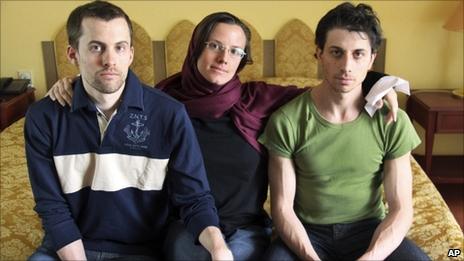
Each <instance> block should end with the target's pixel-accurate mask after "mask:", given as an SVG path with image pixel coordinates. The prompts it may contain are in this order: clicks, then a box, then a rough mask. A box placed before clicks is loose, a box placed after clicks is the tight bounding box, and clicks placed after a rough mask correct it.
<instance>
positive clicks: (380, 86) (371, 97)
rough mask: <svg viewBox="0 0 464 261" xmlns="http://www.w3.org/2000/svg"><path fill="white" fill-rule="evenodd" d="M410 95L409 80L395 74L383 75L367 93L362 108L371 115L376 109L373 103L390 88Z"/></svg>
mask: <svg viewBox="0 0 464 261" xmlns="http://www.w3.org/2000/svg"><path fill="white" fill-rule="evenodd" d="M392 88H393V89H394V90H395V91H397V92H398V91H399V92H402V93H404V94H406V95H410V91H409V82H408V81H406V80H404V79H401V78H399V77H396V76H390V75H388V76H384V77H382V78H380V79H379V80H378V81H377V82H376V83H375V84H374V86H372V89H371V90H370V91H369V93H368V94H367V95H366V98H365V99H366V101H367V103H366V105H365V106H364V109H365V110H366V111H367V113H368V114H369V115H370V116H371V117H372V116H373V115H374V113H375V111H377V107H376V106H375V104H376V103H377V102H378V101H379V100H380V99H382V98H383V97H384V96H385V95H386V94H387V93H388V92H389V91H390V90H391V89H392Z"/></svg>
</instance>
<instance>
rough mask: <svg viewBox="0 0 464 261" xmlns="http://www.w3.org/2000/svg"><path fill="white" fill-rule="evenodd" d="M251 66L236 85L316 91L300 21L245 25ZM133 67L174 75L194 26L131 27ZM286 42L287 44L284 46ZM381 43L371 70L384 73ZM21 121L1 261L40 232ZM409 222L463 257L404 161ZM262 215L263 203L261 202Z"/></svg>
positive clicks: (14, 133)
mask: <svg viewBox="0 0 464 261" xmlns="http://www.w3.org/2000/svg"><path fill="white" fill-rule="evenodd" d="M250 27H251V30H252V35H253V42H252V50H253V58H254V64H253V65H252V66H248V67H247V68H246V69H245V70H244V71H243V72H242V73H241V75H240V77H241V79H242V80H264V81H267V82H270V83H275V84H281V85H297V86H301V87H303V86H315V85H316V84H317V83H318V82H319V81H320V80H319V79H318V68H317V63H316V62H315V60H314V59H313V53H314V48H315V47H314V44H313V43H314V39H313V37H314V34H313V32H312V31H311V29H310V28H309V27H308V26H306V25H305V24H304V23H303V22H301V21H299V20H296V19H295V20H291V21H289V22H288V23H287V24H285V25H283V26H282V29H281V30H280V31H279V32H278V33H277V35H276V36H275V38H274V39H272V40H263V39H261V37H260V36H259V33H258V32H257V31H256V30H255V29H254V28H253V27H252V26H251V25H250ZM134 28H135V29H134V31H135V38H134V42H135V43H134V45H135V49H136V57H135V62H134V64H133V65H132V69H133V70H134V71H135V72H136V73H137V74H138V75H139V76H140V78H141V79H142V81H144V82H146V83H148V84H151V85H153V84H154V83H156V82H158V81H159V80H161V79H163V78H165V77H166V76H169V75H171V74H173V73H175V72H177V71H178V70H179V69H180V67H181V65H182V62H183V58H184V57H185V53H186V47H187V44H188V40H189V38H190V35H191V32H192V31H193V28H194V24H193V23H191V22H189V21H187V20H184V21H180V22H179V23H178V24H177V25H176V26H175V27H174V28H173V29H172V30H171V32H170V33H169V35H168V36H167V38H166V40H165V41H151V39H150V38H149V36H148V34H147V33H146V32H145V30H144V29H143V28H142V26H140V25H138V24H135V26H134ZM63 32H64V30H63V29H62V30H61V31H60V33H59V34H58V35H57V36H56V37H55V39H54V40H53V41H44V42H42V47H43V53H44V64H45V67H46V74H47V83H48V86H51V84H52V83H53V82H54V81H55V80H56V79H57V78H58V77H59V78H61V77H63V76H66V75H74V73H75V72H76V70H75V68H73V67H72V66H69V65H68V64H67V62H66V61H65V59H63V55H64V52H63V51H64V50H65V48H64V47H63V45H64V44H65V43H66V40H65V39H66V34H65V32H64V33H63ZM289 42H291V44H289ZM384 50H385V41H384V42H383V47H382V50H381V53H380V55H379V57H380V58H379V60H378V61H377V64H376V65H375V69H376V70H377V71H383V59H384V57H385V56H384ZM23 125H24V118H23V119H20V120H19V121H17V122H15V123H14V124H12V125H11V126H9V127H8V128H6V129H5V130H4V131H3V132H1V133H0V141H1V143H0V149H1V151H0V152H1V160H0V173H1V175H0V177H1V180H0V185H1V187H0V196H1V211H0V225H1V230H0V260H25V259H26V258H27V257H28V256H29V255H30V254H31V253H32V252H33V251H34V250H35V248H36V247H37V246H38V245H39V244H40V242H41V239H42V236H43V231H42V228H41V224H40V220H39V218H38V216H37V214H36V213H35V212H34V211H33V207H34V201H33V198H32V192H31V188H30V184H29V179H28V174H27V166H26V159H25V153H24V137H23ZM411 167H412V170H413V200H414V221H413V226H412V227H411V229H410V231H409V233H408V237H409V238H410V239H412V240H413V241H415V242H416V243H417V244H418V245H419V246H420V247H422V248H423V249H424V251H425V252H426V253H427V254H428V255H429V256H430V257H431V258H432V259H433V260H464V256H463V254H461V255H460V256H458V257H448V253H449V250H451V249H460V251H463V240H464V239H463V232H462V230H461V229H460V227H459V225H458V224H457V222H456V220H455V218H454V217H453V215H452V213H451V211H450V210H449V208H448V206H447V205H446V203H445V201H444V200H443V198H442V197H441V195H440V193H439V192H438V190H437V189H436V187H435V186H434V185H433V183H432V182H431V181H430V179H429V178H428V177H427V175H426V174H425V173H424V171H423V170H422V169H421V167H420V166H419V165H418V163H417V162H416V160H415V159H414V158H412V157H411ZM265 208H266V210H269V201H267V202H266V204H265Z"/></svg>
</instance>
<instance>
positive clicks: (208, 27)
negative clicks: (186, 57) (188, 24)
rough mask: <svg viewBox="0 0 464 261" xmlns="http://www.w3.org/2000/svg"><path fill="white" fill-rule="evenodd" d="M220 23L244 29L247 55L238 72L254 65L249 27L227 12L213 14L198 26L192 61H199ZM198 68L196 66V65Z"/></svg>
mask: <svg viewBox="0 0 464 261" xmlns="http://www.w3.org/2000/svg"><path fill="white" fill-rule="evenodd" d="M218 23H225V24H231V25H238V26H240V27H241V28H242V30H243V32H244V33H245V36H246V44H245V52H246V55H245V56H244V57H243V58H242V60H241V61H240V64H239V66H238V68H237V72H240V71H241V70H242V69H243V68H244V67H245V65H246V64H252V63H253V60H252V59H251V48H250V41H251V32H250V29H249V28H248V26H246V25H245V24H244V23H243V22H242V21H241V20H240V19H239V18H238V17H236V16H234V15H233V14H231V13H227V12H217V13H212V14H210V15H208V16H206V17H205V18H203V20H201V22H200V23H199V24H198V25H197V27H196V28H195V32H194V35H193V36H192V37H193V39H192V41H193V46H195V49H194V50H193V59H192V61H195V62H196V61H197V60H198V58H199V57H200V55H201V53H202V52H203V50H204V49H205V44H204V43H205V42H207V41H208V38H209V36H210V35H211V32H212V31H213V30H214V27H215V26H216V25H217V24H218ZM195 66H196V65H195Z"/></svg>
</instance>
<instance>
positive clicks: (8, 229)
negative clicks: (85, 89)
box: [0, 119, 464, 260]
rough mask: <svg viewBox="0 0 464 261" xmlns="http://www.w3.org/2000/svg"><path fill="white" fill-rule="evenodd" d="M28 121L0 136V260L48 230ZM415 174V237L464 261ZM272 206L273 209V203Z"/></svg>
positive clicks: (438, 204) (459, 239)
mask: <svg viewBox="0 0 464 261" xmlns="http://www.w3.org/2000/svg"><path fill="white" fill-rule="evenodd" d="M23 124H24V119H21V120H19V121H18V122H16V123H14V124H13V125H11V126H10V127H8V128H7V129H5V130H4V131H3V132H2V133H0V141H1V143H0V146H1V151H0V152H1V161H0V173H1V174H0V176H1V183H0V184H1V188H0V197H1V211H0V225H1V230H0V253H1V254H0V260H25V259H26V258H27V257H28V256H29V255H30V254H31V253H32V252H33V251H34V249H35V248H36V247H37V246H38V245H39V244H40V242H41V239H42V235H43V231H42V229H41V224H40V221H39V218H38V216H37V214H36V213H35V212H34V211H33V207H34V201H33V198H32V192H31V188H30V184H29V179H28V175H27V167H26V159H25V155H24V138H23ZM411 165H412V169H413V173H414V191H413V196H414V224H413V226H412V228H411V230H410V232H409V234H408V236H409V238H411V239H412V240H414V241H415V242H416V243H417V244H418V245H420V246H421V247H422V248H423V249H424V250H425V251H426V253H427V254H429V256H430V257H431V258H432V259H433V260H464V258H463V254H462V253H461V255H460V256H459V257H458V258H449V257H447V254H448V250H449V249H456V248H457V249H460V250H461V252H462V251H463V233H462V230H461V229H460V227H459V225H458V224H457V222H456V220H455V219H454V217H453V215H452V214H451V212H450V210H449V208H448V206H447V205H446V203H445V202H444V201H443V198H442V197H441V195H440V194H439V192H438V191H437V189H436V188H435V186H434V185H433V184H432V182H431V181H430V179H429V178H428V177H427V176H426V175H425V173H424V172H423V171H422V169H421V168H420V166H419V165H418V164H417V162H416V161H415V160H414V159H413V158H411ZM267 207H269V205H268V202H267Z"/></svg>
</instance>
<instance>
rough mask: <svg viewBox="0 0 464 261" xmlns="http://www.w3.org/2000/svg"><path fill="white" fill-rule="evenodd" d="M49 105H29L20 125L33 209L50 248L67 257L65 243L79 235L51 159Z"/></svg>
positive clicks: (78, 252) (52, 119)
mask: <svg viewBox="0 0 464 261" xmlns="http://www.w3.org/2000/svg"><path fill="white" fill-rule="evenodd" d="M51 106H52V104H51V103H49V104H48V105H47V104H46V101H44V100H41V101H38V102H37V103H36V104H34V105H32V106H31V107H30V108H29V110H28V112H27V114H26V121H25V125H24V139H25V151H26V159H27V167H28V171H29V179H30V182H31V188H32V192H33V195H34V200H35V203H36V205H35V208H34V209H35V211H36V212H37V214H38V215H39V217H40V218H41V220H42V225H43V227H44V230H45V233H46V234H48V235H49V236H50V237H51V238H52V239H53V240H52V241H53V248H54V250H55V251H57V253H58V251H60V250H61V249H63V251H61V252H60V253H61V254H63V258H67V257H68V254H69V253H71V252H70V251H68V250H67V249H68V248H67V246H69V245H72V244H73V242H76V241H80V238H81V234H80V231H79V228H78V226H77V225H76V223H75V221H74V219H73V217H72V214H71V211H70V207H69V204H68V202H67V201H66V199H65V198H64V196H63V195H64V193H63V190H62V189H61V185H60V181H59V179H58V174H57V171H56V166H55V163H54V160H53V148H52V144H53V135H52V133H53V130H52V127H51V124H49V123H50V122H54V121H56V119H55V118H53V117H50V116H49V115H50V114H53V115H56V114H57V113H56V112H54V111H52V110H50V107H51ZM47 111H48V113H47ZM81 244H82V243H81ZM72 252H73V253H77V256H83V257H84V258H85V253H84V252H83V251H79V249H75V248H74V247H73V248H72ZM59 255H60V254H59ZM77 256H76V257H77ZM69 257H74V255H73V256H69ZM72 259H74V260H76V259H77V258H72Z"/></svg>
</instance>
